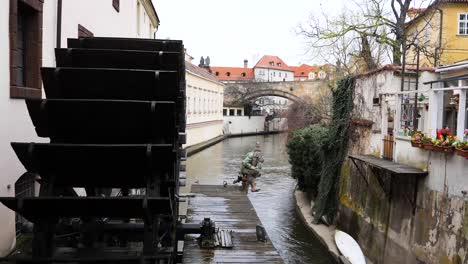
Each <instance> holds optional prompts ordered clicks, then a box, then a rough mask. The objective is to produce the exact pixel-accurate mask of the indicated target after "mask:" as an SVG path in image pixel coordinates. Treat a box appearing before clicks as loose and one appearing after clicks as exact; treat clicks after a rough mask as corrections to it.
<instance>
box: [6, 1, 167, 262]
mask: <svg viewBox="0 0 468 264" xmlns="http://www.w3.org/2000/svg"><path fill="white" fill-rule="evenodd" d="M158 26H159V18H158V16H157V13H156V11H155V9H154V7H153V4H152V2H151V0H124V1H119V0H113V1H101V0H99V1H96V0H80V1H75V0H47V1H43V0H29V1H21V0H4V1H0V58H3V59H2V61H1V62H0V127H1V129H0V171H1V175H0V196H15V183H16V181H17V180H18V178H19V177H20V176H21V175H22V174H23V173H24V172H25V169H24V167H23V166H22V165H21V163H20V162H19V160H18V159H17V157H16V155H15V153H14V152H13V149H12V148H11V147H10V142H12V141H22V142H28V141H31V142H32V141H34V142H39V141H41V140H42V141H43V140H44V139H40V138H37V137H36V134H35V131H34V126H33V125H32V123H31V119H30V118H29V114H28V111H27V109H26V104H25V103H24V99H25V98H40V97H42V96H43V93H42V90H41V88H42V84H41V79H40V71H39V69H40V67H41V66H47V67H54V66H55V56H54V48H56V47H66V40H67V38H77V37H79V36H105V37H141V38H154V36H155V33H156V31H157V28H158ZM8 58H9V59H8ZM32 182H33V181H32ZM0 225H1V228H0V256H4V255H6V254H8V253H9V252H10V251H11V250H12V249H13V247H14V246H15V242H16V240H15V214H14V213H13V212H12V211H11V210H9V209H6V207H4V206H3V205H0Z"/></svg>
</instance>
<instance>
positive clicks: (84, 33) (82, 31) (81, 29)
mask: <svg viewBox="0 0 468 264" xmlns="http://www.w3.org/2000/svg"><path fill="white" fill-rule="evenodd" d="M78 37H79V38H85V37H94V34H93V32H91V31H89V30H88V29H87V28H85V27H83V26H82V25H80V24H78Z"/></svg>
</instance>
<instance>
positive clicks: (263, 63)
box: [254, 55, 294, 71]
mask: <svg viewBox="0 0 468 264" xmlns="http://www.w3.org/2000/svg"><path fill="white" fill-rule="evenodd" d="M254 68H267V69H277V70H283V71H294V70H293V69H291V67H289V66H288V65H287V64H286V63H284V61H283V60H282V59H280V58H279V57H278V56H271V55H265V56H263V57H262V58H261V59H260V60H259V61H258V62H257V64H255V66H254Z"/></svg>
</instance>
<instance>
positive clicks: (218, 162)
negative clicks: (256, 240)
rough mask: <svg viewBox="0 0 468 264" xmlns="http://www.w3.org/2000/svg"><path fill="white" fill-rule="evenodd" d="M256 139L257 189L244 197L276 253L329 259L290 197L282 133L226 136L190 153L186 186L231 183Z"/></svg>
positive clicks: (316, 261) (293, 259)
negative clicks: (261, 159) (259, 173)
mask: <svg viewBox="0 0 468 264" xmlns="http://www.w3.org/2000/svg"><path fill="white" fill-rule="evenodd" d="M256 142H259V143H260V145H261V148H262V152H263V156H264V159H265V162H264V165H263V169H262V176H261V177H260V178H258V180H257V186H258V188H260V189H261V191H260V192H258V193H249V198H250V201H251V202H252V204H253V205H254V207H255V209H256V211H257V214H258V216H259V218H260V220H261V221H262V223H263V225H264V226H265V228H266V230H267V232H268V235H269V237H270V239H271V241H272V242H273V244H274V246H275V247H276V249H277V250H278V251H279V253H280V254H281V257H282V258H283V259H284V261H285V263H311V264H329V263H334V262H333V259H332V257H331V256H330V255H329V253H328V252H327V251H326V250H325V248H324V247H323V246H322V245H321V244H320V243H319V241H318V240H317V239H316V238H315V237H314V235H313V234H312V233H311V232H310V231H309V230H308V229H307V228H306V227H305V226H304V224H303V223H302V222H301V220H300V218H299V216H298V215H297V212H296V209H295V202H294V197H293V191H294V187H295V184H296V183H295V181H294V180H293V179H292V178H291V176H290V174H291V171H290V165H289V162H288V155H287V152H286V145H285V142H286V134H281V135H272V136H258V137H243V138H231V139H227V140H225V141H223V142H221V143H218V144H217V145H214V146H212V147H210V148H208V149H206V150H204V151H202V152H199V153H197V154H195V155H193V156H191V157H190V158H189V159H188V162H187V175H188V179H187V187H185V188H186V189H185V191H187V192H188V191H189V188H190V186H191V184H193V183H200V184H223V182H227V183H228V184H232V181H233V180H234V179H235V178H236V177H237V174H238V171H239V168H240V163H241V161H242V159H243V157H244V155H245V154H246V153H247V152H248V151H250V150H252V149H253V148H254V147H255V143H256Z"/></svg>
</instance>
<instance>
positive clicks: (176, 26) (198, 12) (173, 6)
mask: <svg viewBox="0 0 468 264" xmlns="http://www.w3.org/2000/svg"><path fill="white" fill-rule="evenodd" d="M152 1H153V3H154V6H155V8H156V11H157V12H158V16H159V18H160V20H161V25H160V27H159V31H158V33H157V38H160V39H167V38H170V39H182V40H183V41H184V44H185V48H187V51H188V53H189V54H190V55H192V56H193V57H194V58H195V59H194V60H193V62H194V64H198V63H199V61H200V57H201V56H203V57H206V56H210V59H211V66H229V67H242V66H243V61H244V59H247V60H249V67H252V66H253V64H254V63H256V62H257V61H258V59H260V58H261V56H263V55H276V56H279V57H280V58H282V59H283V60H284V61H285V62H286V64H288V65H291V66H295V65H299V63H308V64H314V63H317V64H319V63H321V61H320V60H319V59H318V58H317V59H315V58H311V57H308V56H305V55H304V52H305V48H304V42H303V41H302V40H301V37H299V36H296V34H295V33H294V29H295V28H296V27H297V25H298V24H300V23H303V22H305V21H307V19H308V17H309V16H310V14H316V15H317V16H318V15H319V14H320V13H326V14H329V15H330V16H333V15H337V14H339V13H340V12H341V11H342V10H344V11H346V10H350V9H355V10H356V9H357V7H356V3H357V2H360V1H365V0H284V1H278V0H230V1H227V0H152ZM429 1H430V0H415V1H414V2H413V3H412V6H416V7H420V6H421V5H424V4H423V3H427V2H429ZM389 2H390V0H388V2H387V4H389ZM388 7H389V6H388Z"/></svg>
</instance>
